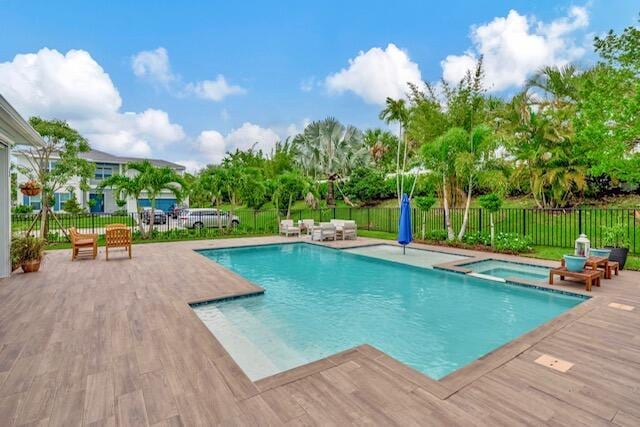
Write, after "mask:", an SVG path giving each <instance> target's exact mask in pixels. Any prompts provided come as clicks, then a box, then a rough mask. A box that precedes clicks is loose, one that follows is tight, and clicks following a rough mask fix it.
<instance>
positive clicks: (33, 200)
mask: <svg viewBox="0 0 640 427" xmlns="http://www.w3.org/2000/svg"><path fill="white" fill-rule="evenodd" d="M40 202H41V199H40V195H38V196H25V195H23V196H22V204H23V205H25V206H31V209H33V210H34V211H39V210H40V208H41V207H42V204H41V203H40Z"/></svg>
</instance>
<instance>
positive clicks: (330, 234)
mask: <svg viewBox="0 0 640 427" xmlns="http://www.w3.org/2000/svg"><path fill="white" fill-rule="evenodd" d="M311 240H318V241H320V242H321V241H323V240H336V226H335V224H332V223H330V222H321V223H320V225H317V226H315V227H313V230H312V231H311Z"/></svg>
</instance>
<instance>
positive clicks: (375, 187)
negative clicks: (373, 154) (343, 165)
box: [342, 167, 388, 204]
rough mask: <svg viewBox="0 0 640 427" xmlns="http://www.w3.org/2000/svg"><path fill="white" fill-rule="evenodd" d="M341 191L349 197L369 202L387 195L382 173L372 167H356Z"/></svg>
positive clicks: (365, 202)
mask: <svg viewBox="0 0 640 427" xmlns="http://www.w3.org/2000/svg"><path fill="white" fill-rule="evenodd" d="M342 191H343V192H344V193H345V194H346V195H347V196H348V197H349V198H353V199H355V200H359V201H360V202H362V203H364V204H370V203H371V202H373V201H375V200H380V199H383V198H385V197H386V196H387V195H388V191H387V187H386V186H385V180H384V174H383V173H382V172H380V171H378V170H375V169H373V168H363V167H361V168H356V169H355V170H354V171H353V172H352V173H351V176H350V177H349V180H348V181H347V182H345V184H344V186H343V189H342Z"/></svg>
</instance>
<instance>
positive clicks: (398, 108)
mask: <svg viewBox="0 0 640 427" xmlns="http://www.w3.org/2000/svg"><path fill="white" fill-rule="evenodd" d="M409 115H410V109H409V108H408V107H407V103H406V101H405V100H404V99H393V98H387V101H386V106H385V108H384V109H383V110H382V111H381V112H380V114H379V117H380V120H384V121H385V123H394V122H395V123H397V124H398V146H397V149H396V193H397V196H398V206H400V204H401V203H402V194H404V173H405V169H406V166H407V152H408V150H407V138H406V133H405V128H406V127H407V124H408V123H409ZM401 152H402V153H403V156H402V162H401V161H400V159H401V156H400V155H401Z"/></svg>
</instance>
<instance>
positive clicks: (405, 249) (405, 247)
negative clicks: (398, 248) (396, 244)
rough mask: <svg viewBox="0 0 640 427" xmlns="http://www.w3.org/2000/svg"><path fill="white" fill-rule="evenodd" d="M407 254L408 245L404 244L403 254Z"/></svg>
mask: <svg viewBox="0 0 640 427" xmlns="http://www.w3.org/2000/svg"><path fill="white" fill-rule="evenodd" d="M406 254H407V245H402V255H406Z"/></svg>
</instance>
